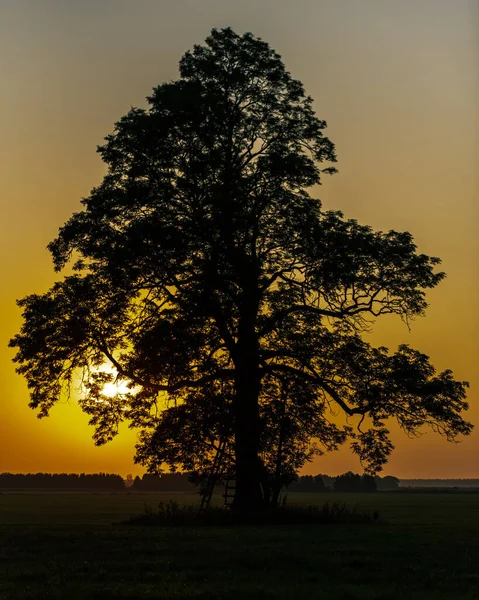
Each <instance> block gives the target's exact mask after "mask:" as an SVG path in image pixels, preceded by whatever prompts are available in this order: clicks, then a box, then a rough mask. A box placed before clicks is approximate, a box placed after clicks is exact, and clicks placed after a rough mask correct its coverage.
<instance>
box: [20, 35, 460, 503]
mask: <svg viewBox="0 0 479 600" xmlns="http://www.w3.org/2000/svg"><path fill="white" fill-rule="evenodd" d="M148 104H149V107H148V108H147V109H146V110H145V109H138V108H134V109H132V110H130V112H129V113H128V114H127V115H125V116H124V117H123V118H122V119H121V120H120V121H119V122H118V123H117V124H116V126H115V129H114V131H113V133H112V134H111V135H109V136H108V137H107V138H106V142H105V144H104V145H103V146H101V147H100V148H99V152H100V155H101V157H102V159H103V161H104V162H105V163H106V165H107V167H108V172H107V174H106V176H105V178H104V180H103V182H102V183H101V184H100V185H99V186H98V187H97V188H95V189H93V191H92V193H91V195H90V196H89V197H88V198H86V199H85V200H83V209H82V210H81V212H78V213H76V214H74V215H73V216H72V218H71V219H70V220H69V221H68V222H67V223H66V224H65V225H64V226H63V227H62V228H61V229H60V232H59V235H58V237H57V238H56V239H55V240H54V241H53V242H52V243H51V244H50V246H49V249H50V251H51V253H52V255H53V260H54V264H55V268H56V270H57V271H60V270H62V269H63V268H64V267H65V266H66V265H67V264H70V265H71V266H72V268H73V271H72V273H73V274H70V275H68V276H65V277H64V279H63V280H62V281H60V282H58V283H56V284H55V285H54V286H53V287H52V288H51V290H50V291H48V292H47V293H46V294H43V295H31V296H27V297H26V298H24V299H23V300H21V301H20V302H19V304H20V306H21V307H22V309H23V317H24V324H23V327H22V330H21V332H20V333H19V334H18V335H17V336H15V337H14V338H13V340H12V341H11V345H12V346H14V347H16V348H17V349H18V352H17V355H16V358H15V360H16V362H17V363H19V367H18V371H19V372H20V373H21V374H22V375H24V376H25V378H26V379H27V382H28V386H29V388H30V393H31V402H30V406H31V407H32V408H34V409H37V410H38V411H39V416H45V415H47V414H48V412H49V410H50V408H51V407H52V406H53V405H54V404H55V402H57V401H58V399H59V397H60V395H61V394H62V392H63V391H64V390H65V387H68V386H69V385H70V384H71V383H72V381H74V379H75V377H77V376H78V373H79V372H83V385H82V387H81V398H80V403H81V406H82V408H83V409H84V410H85V411H86V412H87V413H88V414H89V415H91V423H92V424H93V426H94V427H95V433H94V439H95V441H96V443H98V444H101V443H104V442H106V441H108V440H110V439H111V438H112V437H113V436H114V435H116V433H117V428H118V424H119V423H120V422H121V421H122V420H124V419H126V420H128V421H129V422H130V425H131V426H132V427H135V428H138V430H139V441H138V445H137V456H136V460H137V461H138V462H140V463H142V464H144V465H146V466H147V467H148V468H149V469H150V470H151V471H154V470H156V469H161V468H164V466H165V465H166V466H169V467H170V468H171V469H176V468H180V469H183V470H190V471H197V472H199V473H201V472H204V471H205V470H206V469H207V468H208V466H209V465H211V461H212V457H213V454H214V451H215V448H217V447H218V444H219V443H220V442H226V443H227V444H229V445H228V448H229V450H228V451H227V452H225V460H227V461H229V462H230V466H231V467H232V468H234V470H235V474H236V480H237V481H236V485H237V491H236V497H235V506H236V508H237V509H238V510H250V509H256V508H257V507H258V506H260V505H262V504H264V503H266V502H272V503H274V502H275V501H276V500H277V496H278V492H279V487H280V486H281V484H282V483H285V482H288V481H290V480H291V478H292V477H293V476H294V473H295V472H297V470H298V469H299V468H300V467H301V466H302V465H303V464H304V462H305V461H306V460H308V458H310V457H311V456H312V455H314V454H315V453H320V452H324V451H326V450H331V449H335V448H337V447H338V446H339V445H340V444H342V443H344V442H345V441H346V440H348V439H349V440H351V445H352V449H353V451H354V452H356V453H357V454H358V455H359V457H360V458H361V460H362V461H363V462H364V464H365V465H366V468H367V469H368V470H369V471H370V472H374V471H377V470H379V469H380V468H381V466H382V464H383V463H384V462H385V461H386V460H387V457H388V455H389V453H390V452H391V449H392V444H391V442H390V441H389V438H388V430H387V428H386V425H385V422H386V420H387V419H389V418H391V417H393V418H395V419H396V420H397V421H398V422H399V424H400V426H401V427H402V428H403V429H404V430H405V431H406V432H407V433H408V434H415V433H416V432H417V431H418V429H419V428H420V427H421V426H422V425H424V424H427V425H430V426H431V427H432V428H433V429H435V430H436V431H438V432H439V433H441V434H443V435H445V436H446V437H447V438H448V439H451V440H452V439H455V438H456V436H457V435H458V434H468V433H469V432H470V430H471V427H472V426H471V424H470V423H468V422H467V421H465V420H464V419H463V418H462V417H461V413H462V411H464V410H465V409H467V404H466V402H465V388H466V384H465V383H463V382H458V381H456V380H454V378H453V376H452V374H451V372H450V371H445V372H443V373H440V374H437V373H436V372H435V369H434V368H433V366H432V365H431V364H430V362H429V359H428V357H427V356H425V355H424V354H421V353H419V352H417V351H416V350H413V349H411V348H409V347H408V346H401V347H400V348H399V349H398V351H397V352H396V353H394V354H390V353H389V352H388V351H387V350H386V349H385V348H374V347H372V346H371V345H369V344H368V343H367V342H366V341H364V340H363V339H362V337H361V335H362V333H363V332H364V330H365V329H367V327H368V326H369V324H370V322H371V321H372V320H374V319H375V318H376V317H379V316H381V315H384V314H387V313H394V314H396V315H398V316H399V317H401V318H402V319H404V320H406V321H408V320H410V319H412V318H414V317H415V316H417V315H421V314H423V312H424V310H425V308H426V306H427V305H426V301H425V290H427V289H428V288H432V287H434V286H435V285H437V284H438V283H439V282H440V281H441V279H442V278H443V274H442V273H440V272H436V271H435V267H436V265H437V264H438V263H439V260H438V259H436V258H430V257H428V256H425V255H424V254H418V253H417V252H416V247H415V245H414V243H413V240H412V237H411V235H410V234H409V233H398V232H395V231H389V232H388V233H382V232H375V231H373V230H372V229H371V228H369V227H366V226H362V225H359V224H358V223H357V222H356V221H354V220H347V219H345V218H344V217H343V215H342V214H341V213H340V212H333V211H323V210H322V208H321V203H320V201H319V200H317V199H315V198H312V197H311V196H310V195H309V194H308V192H307V191H306V190H307V188H310V187H311V186H313V185H315V184H318V183H320V178H321V175H322V174H323V173H333V172H334V171H335V169H334V168H333V167H332V164H333V163H334V162H335V160H336V157H335V151H334V146H333V144H332V143H331V141H330V140H329V139H328V138H327V137H325V135H324V134H323V131H324V129H325V127H326V123H325V122H324V121H322V120H320V119H318V118H317V117H316V115H315V113H314V111H313V108H312V100H311V98H310V97H308V96H305V93H304V90H303V86H302V85H301V83H300V82H299V81H296V80H294V79H293V78H292V77H291V75H290V74H289V73H288V72H287V71H286V70H285V68H284V65H283V63H282V61H281V58H280V56H279V55H278V54H277V53H276V52H275V51H274V50H272V49H271V48H270V47H269V46H268V44H266V43H265V42H264V41H262V40H260V39H257V38H255V37H254V36H253V35H251V34H249V33H247V34H245V35H243V36H239V35H237V34H236V33H234V32H233V31H232V30H231V29H229V28H228V29H223V30H220V31H218V30H213V31H212V33H211V35H210V37H208V39H207V40H206V44H205V45H204V46H195V47H194V49H193V51H191V52H187V53H186V54H185V55H184V57H183V58H182V59H181V62H180V78H179V79H178V80H177V81H174V82H172V83H166V84H163V85H160V86H159V87H157V88H156V89H155V90H154V91H153V94H152V95H151V97H149V98H148ZM105 362H109V363H111V364H112V365H113V366H114V367H115V369H116V374H115V375H113V374H111V373H108V372H106V371H105V370H102V369H101V365H103V364H104V363H105ZM113 378H119V379H123V380H126V381H128V382H129V384H130V386H131V387H130V389H129V391H128V390H127V391H126V392H125V391H124V390H123V391H118V393H117V394H116V395H113V396H111V395H106V394H105V393H104V385H105V384H106V383H111V382H112V380H113ZM338 413H343V414H344V415H345V417H354V419H355V420H354V419H353V420H352V421H351V420H348V419H343V420H341V418H339V419H337V418H336V417H337V416H338ZM344 423H346V424H344ZM350 423H353V425H355V426H353V425H351V424H350Z"/></svg>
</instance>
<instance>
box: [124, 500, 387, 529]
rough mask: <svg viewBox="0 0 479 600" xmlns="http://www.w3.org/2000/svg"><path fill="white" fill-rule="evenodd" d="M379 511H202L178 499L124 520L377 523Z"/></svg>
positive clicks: (340, 507)
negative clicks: (183, 503)
mask: <svg viewBox="0 0 479 600" xmlns="http://www.w3.org/2000/svg"><path fill="white" fill-rule="evenodd" d="M378 519H379V513H378V512H376V511H374V512H372V513H370V512H359V511H358V510H357V509H356V508H355V507H350V506H347V505H346V504H343V503H339V502H334V503H331V504H330V503H329V502H328V503H326V504H324V505H323V506H299V505H290V506H287V505H283V506H280V507H278V508H274V509H271V508H269V509H264V510H260V511H257V512H254V513H236V512H234V511H232V510H230V509H229V508H208V509H207V510H205V511H201V512H200V511H199V510H198V507H197V506H192V505H180V504H179V503H178V502H175V501H171V500H170V501H169V502H160V503H159V504H158V510H157V511H156V512H155V511H154V510H153V509H152V508H151V506H145V512H144V513H143V514H141V515H137V516H135V517H131V518H130V519H128V520H127V521H123V522H122V523H121V525H147V526H151V525H152V526H188V527H191V526H198V525H200V526H203V525H207V526H213V527H215V526H227V527H229V526H232V525H255V526H258V525H315V524H317V525H319V524H321V525H323V524H337V523H348V524H350V523H374V522H376V521H377V520H378Z"/></svg>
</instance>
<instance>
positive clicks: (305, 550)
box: [0, 492, 479, 600]
mask: <svg viewBox="0 0 479 600" xmlns="http://www.w3.org/2000/svg"><path fill="white" fill-rule="evenodd" d="M172 497H174V499H176V500H178V501H179V502H181V503H190V502H196V501H197V499H198V497H197V496H193V495H188V494H182V495H176V496H175V495H172V494H162V493H156V494H155V493H138V492H137V493H131V494H128V493H127V492H124V493H100V492H99V493H92V492H30V493H28V492H3V493H1V494H0V598H1V599H2V600H3V599H4V598H5V599H6V598H9V599H22V600H23V599H25V600H27V599H33V598H35V599H37V600H39V599H42V600H43V599H45V600H49V599H52V600H53V599H58V600H59V599H62V600H63V599H68V600H76V599H82V600H83V599H90V598H91V599H98V600H100V599H101V600H112V599H116V598H123V599H125V598H128V599H130V600H133V599H141V598H150V599H151V598H156V599H169V598H174V599H182V600H187V599H189V598H192V599H198V598H203V599H206V598H218V599H220V598H221V599H223V598H224V599H227V600H239V599H255V598H264V599H288V600H289V599H293V600H294V599H303V598H308V599H310V598H311V599H316V598H319V599H322V598H325V599H327V600H359V599H364V600H366V599H367V600H397V599H404V600H406V599H407V600H416V599H421V600H428V599H434V600H443V599H451V600H452V599H454V600H463V599H464V600H472V599H479V494H467V493H461V492H457V493H447V494H445V493H438V494H432V493H411V494H407V493H387V492H383V493H378V494H349V495H341V494H311V495H309V494H299V493H298V494H290V495H289V498H288V503H289V504H291V503H296V502H297V503H303V504H313V503H314V504H316V503H319V504H323V503H324V502H331V501H334V502H337V501H344V502H346V503H347V504H349V505H351V506H357V507H358V508H359V509H362V510H378V511H379V512H380V514H381V522H379V523H377V524H373V525H370V524H369V525H368V524H364V525H315V526H311V525H310V526H291V525H290V526H274V527H273V526H267V527H257V526H256V527H254V526H249V527H246V526H243V527H230V528H207V527H196V528H195V527H177V528H176V527H167V528H163V527H153V528H148V527H146V528H145V527H138V526H125V525H113V524H112V523H113V522H118V521H120V520H123V519H125V518H127V517H129V516H132V515H135V514H138V513H141V512H143V510H144V506H145V504H146V505H149V506H151V507H152V508H155V507H156V505H157V504H158V502H159V501H160V500H163V501H166V500H168V499H170V498H172Z"/></svg>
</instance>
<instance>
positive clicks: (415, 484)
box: [401, 479, 479, 488]
mask: <svg viewBox="0 0 479 600" xmlns="http://www.w3.org/2000/svg"><path fill="white" fill-rule="evenodd" d="M408 487H411V488H456V487H457V488H478V487H479V479H401V488H408Z"/></svg>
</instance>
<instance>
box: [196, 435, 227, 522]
mask: <svg viewBox="0 0 479 600" xmlns="http://www.w3.org/2000/svg"><path fill="white" fill-rule="evenodd" d="M226 447H227V441H226V438H225V439H223V440H221V441H220V443H219V446H218V450H217V451H216V455H215V459H214V461H213V464H212V465H211V469H210V472H209V474H208V477H207V479H206V485H205V486H204V488H203V493H202V496H201V504H200V512H202V511H205V510H206V509H207V508H208V507H209V505H210V502H211V497H212V496H213V493H214V491H215V487H216V484H217V483H218V481H221V480H222V479H223V477H222V473H221V467H222V463H223V457H224V454H225V451H226ZM231 480H232V478H226V479H225V494H224V498H225V506H230V505H231V502H229V503H227V500H226V496H227V494H228V498H231V497H234V494H233V495H231V493H228V491H229V490H230V489H233V488H232V487H231V486H229V482H230V481H231Z"/></svg>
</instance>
